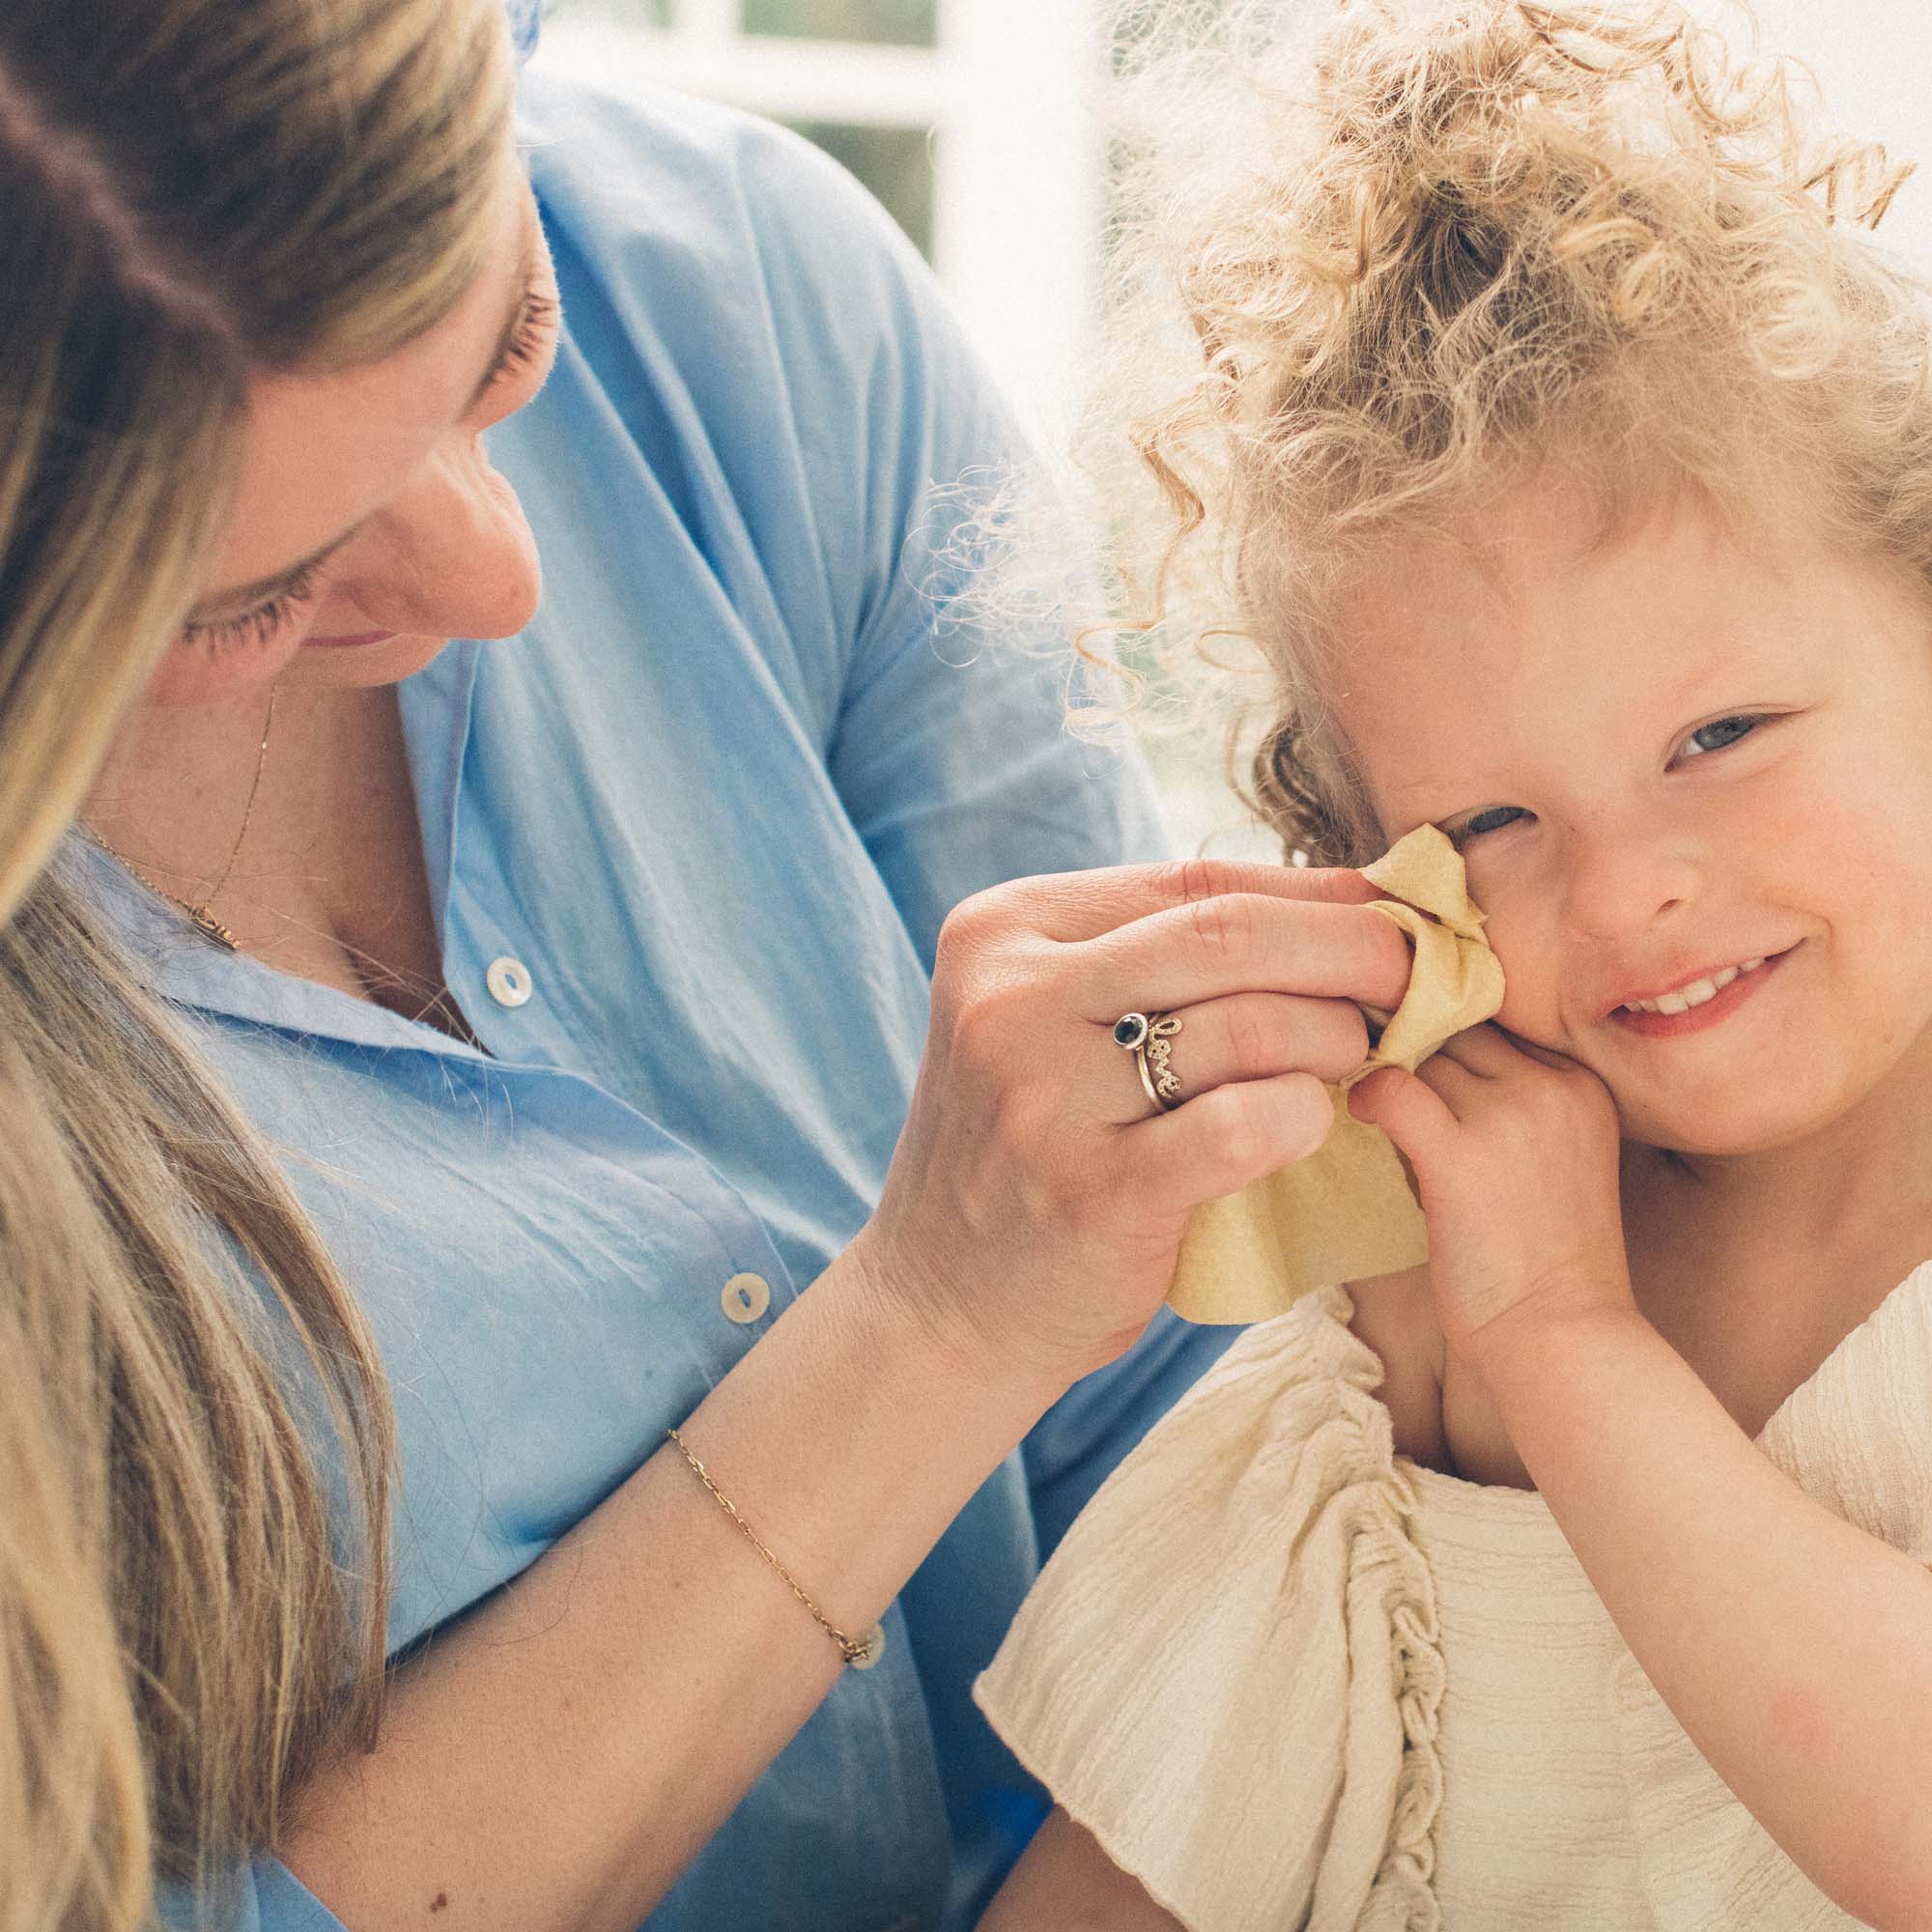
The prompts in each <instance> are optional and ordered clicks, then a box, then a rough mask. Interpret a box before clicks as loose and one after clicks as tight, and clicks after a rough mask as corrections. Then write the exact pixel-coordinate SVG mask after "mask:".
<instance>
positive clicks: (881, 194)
mask: <svg viewBox="0 0 1932 1932" xmlns="http://www.w3.org/2000/svg"><path fill="white" fill-rule="evenodd" d="M791 125H792V126H793V127H794V128H797V129H798V131H799V132H800V133H801V134H803V135H804V136H805V138H806V139H807V140H808V141H810V142H811V143H812V145H813V146H814V147H819V148H823V149H824V150H825V152H826V153H827V154H828V155H830V156H832V158H833V159H834V160H835V161H838V163H839V164H840V165H841V166H843V167H846V168H849V169H850V170H851V172H852V173H853V174H855V175H857V176H858V177H859V179H860V180H861V181H862V182H864V183H865V184H866V185H867V187H868V188H870V189H871V191H872V192H873V193H874V194H875V195H877V196H878V198H879V200H880V201H881V202H882V203H883V204H884V205H885V210H886V213H888V214H890V215H891V216H892V217H893V219H894V220H895V221H896V222H897V223H898V225H899V226H900V227H901V228H903V229H904V230H905V232H906V233H907V234H908V235H909V236H911V237H912V240H913V245H914V246H915V247H917V248H918V249H919V251H920V253H921V254H922V255H923V256H925V258H926V259H927V260H928V261H930V260H931V258H932V137H931V136H930V135H929V134H928V133H927V132H926V130H925V129H924V128H853V127H847V126H842V125H840V124H839V123H838V122H832V121H795V122H793V123H792V124H791Z"/></svg>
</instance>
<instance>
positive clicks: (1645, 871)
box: [1564, 828, 1702, 940]
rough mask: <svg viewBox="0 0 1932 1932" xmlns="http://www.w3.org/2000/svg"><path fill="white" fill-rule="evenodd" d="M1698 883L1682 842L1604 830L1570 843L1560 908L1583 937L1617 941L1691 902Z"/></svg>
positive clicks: (1659, 834) (1649, 833)
mask: <svg viewBox="0 0 1932 1932" xmlns="http://www.w3.org/2000/svg"><path fill="white" fill-rule="evenodd" d="M1701 883H1702V871H1701V867H1699V865H1698V862H1697V858H1696V855H1695V854H1694V852H1692V851H1691V850H1690V848H1689V846H1688V845H1687V844H1686V842H1685V841H1684V840H1683V839H1682V838H1678V837H1674V836H1672V835H1671V834H1670V833H1668V832H1665V831H1662V830H1661V829H1653V830H1645V831H1634V830H1629V829H1625V830H1622V831H1619V830H1616V829H1614V828H1606V829H1605V830H1604V831H1602V832H1598V833H1590V834H1585V835H1582V836H1580V837H1578V838H1576V839H1575V840H1574V841H1573V844H1572V849H1571V854H1570V867H1569V878H1568V880H1567V881H1566V890H1565V894H1564V909H1565V911H1566V913H1567V915H1568V918H1569V923H1570V925H1571V927H1572V929H1573V930H1575V931H1576V932H1577V933H1579V934H1581V935H1583V936H1584V937H1586V938H1590V939H1605V940H1609V939H1621V938H1625V937H1627V936H1629V935H1630V934H1632V933H1634V932H1641V931H1643V930H1644V928H1645V927H1646V926H1649V925H1651V924H1653V923H1656V922H1657V921H1659V920H1661V919H1663V918H1664V917H1666V916H1667V915H1668V914H1670V913H1671V912H1673V911H1675V910H1676V909H1677V908H1678V907H1680V906H1682V905H1685V904H1687V903H1689V902H1690V901H1691V900H1693V899H1694V898H1695V897H1696V896H1697V895H1698V892H1699V890H1700V887H1701Z"/></svg>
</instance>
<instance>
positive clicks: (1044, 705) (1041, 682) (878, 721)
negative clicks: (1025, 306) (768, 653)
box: [745, 135, 1168, 967]
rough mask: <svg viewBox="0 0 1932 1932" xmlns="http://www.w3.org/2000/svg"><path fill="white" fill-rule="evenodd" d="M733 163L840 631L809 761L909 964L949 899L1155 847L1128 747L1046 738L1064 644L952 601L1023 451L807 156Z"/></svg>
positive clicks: (1120, 742) (838, 191) (1054, 715)
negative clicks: (879, 893)
mask: <svg viewBox="0 0 1932 1932" xmlns="http://www.w3.org/2000/svg"><path fill="white" fill-rule="evenodd" d="M745 165H746V172H747V177H748V179H750V180H752V181H753V182H756V181H757V180H758V179H759V177H760V175H761V174H769V176H770V177H772V180H771V190H772V192H773V194H774V196H775V198H776V197H778V196H781V197H782V206H783V208H784V210H785V211H786V219H785V220H784V221H783V223H782V224H781V228H780V229H779V232H777V233H774V232H772V231H771V229H770V228H767V229H766V231H765V234H764V248H763V255H764V267H765V272H766V275H767V278H768V280H769V281H770V282H772V283H774V284H776V285H780V286H782V287H783V288H784V289H785V290H786V302H787V305H788V310H789V320H790V323H791V327H790V329H789V332H788V333H787V335H786V337H785V340H784V345H783V350H782V354H783V355H784V358H785V361H786V364H787V369H788V384H787V386H788V390H789V395H790V399H791V404H792V408H793V410H794V412H795V414H796V416H797V429H798V440H797V447H798V448H799V450H800V451H801V452H803V456H804V461H805V464H806V466H807V469H808V472H809V474H808V484H807V490H806V497H807V499H808V500H809V501H810V504H811V516H812V521H813V523H814V526H815V527H816V529H817V532H818V534H819V537H820V542H821V554H820V558H819V562H820V567H821V568H822V569H823V570H824V571H825V573H826V574H827V576H828V578H829V579H830V580H832V582H831V584H830V594H829V601H830V603H831V605H832V608H833V609H834V611H836V612H837V619H838V628H839V630H840V632H841V633H842V635H840V636H838V638H837V639H835V640H834V648H835V649H836V650H837V651H838V654H839V656H840V658H841V661H842V666H843V675H842V680H841V683H840V687H839V690H838V698H837V708H836V715H835V717H834V719H833V722H832V729H831V732H830V735H829V741H828V744H827V751H826V756H827V765H828V769H829V770H830V772H831V775H832V778H833V781H834V783H835V784H836V786H837V788H838V793H839V796H840V798H841V799H842V800H843V802H844V805H845V809H846V810H847V812H848V813H849V814H850V816H851V819H852V822H853V824H854V826H855V827H856V828H857V830H858V832H859V835H860V837H861V838H863V839H864V840H865V842H866V846H867V851H868V852H869V853H870V855H871V858H872V861H873V863H874V864H875V865H876V866H877V867H878V869H879V871H880V873H881V874H882V875H883V876H884V878H885V880H886V882H887V885H888V887H889V888H890V890H891V891H892V894H893V895H894V898H895V901H896V903H897V905H898V908H899V911H900V914H901V916H902V918H903V919H904V921H905V923H906V927H907V930H908V931H909V932H910V934H911V935H912V939H913V942H914V944H915V946H916V947H917V948H918V950H919V952H920V954H921V956H922V957H923V959H924V960H925V962H926V964H927V965H928V967H929V966H930V964H931V961H932V952H933V945H934V941H935V940H936V938H937V936H938V932H939V927H940V924H941V923H942V921H943V920H944V919H945V917H946V915H947V913H948V912H950V911H951V910H952V907H953V906H954V905H955V904H957V903H958V902H959V900H961V899H962V898H965V897H967V896H968V895H971V894H973V893H975V892H978V891H980V889H982V888H983V887H986V886H990V885H994V884H997V883H999V882H1001V881H1003V880H1006V879H1010V878H1015V877H1021V876H1025V875H1028V874H1033V873H1039V872H1058V871H1073V870H1079V869H1083V868H1086V867H1094V866H1106V865H1120V864H1124V863H1128V862H1132V861H1141V860H1151V859H1157V858H1160V857H1162V856H1164V855H1165V853H1166V851H1167V849H1168V848H1167V836H1166V832H1165V829H1164V827H1163V826H1162V823H1161V820H1160V815H1159V811H1158V809H1157V807H1156V805H1155V803H1154V798H1153V793H1152V789H1151V784H1150V782H1149V780H1148V777H1147V773H1146V769H1145V767H1144V765H1143V763H1142V761H1141V759H1140V757H1139V754H1138V753H1136V752H1135V751H1134V750H1133V748H1132V745H1131V742H1130V737H1129V734H1128V733H1127V732H1126V731H1125V730H1124V729H1123V728H1115V729H1114V730H1112V731H1110V732H1106V733H1102V734H1097V735H1096V734H1094V733H1092V732H1086V731H1083V732H1081V733H1079V734H1076V733H1074V732H1072V731H1070V730H1069V729H1068V728H1067V725H1066V724H1065V717H1066V711H1067V704H1068V697H1069V690H1070V688H1072V687H1073V686H1074V685H1075V684H1076V682H1077V683H1078V684H1080V685H1081V686H1082V687H1083V688H1084V687H1085V686H1086V680H1087V674H1086V673H1085V672H1084V670H1083V668H1082V667H1081V666H1080V663H1079V660H1078V659H1077V657H1076V656H1075V654H1074V653H1073V651H1072V650H1071V648H1070V647H1069V646H1068V645H1066V644H1065V642H1064V641H1061V640H1059V639H1056V638H1055V637H1053V636H1050V635H1046V634H1045V633H1044V632H1040V633H1037V634H1035V635H1033V636H1022V637H1000V638H994V637H990V636H988V635H986V633H985V631H984V630H983V629H982V628H980V625H979V624H978V622H977V621H976V620H975V619H974V618H973V617H972V616H971V615H969V614H968V612H967V608H966V607H965V606H962V604H961V602H960V599H959V593H960V592H961V591H962V590H963V589H964V588H965V587H966V586H967V584H968V583H969V582H971V580H972V578H973V575H974V572H975V570H976V568H977V566H978V565H979V564H980V562H981V561H982V560H983V552H982V550H981V548H980V545H979V543H978V542H977V541H976V539H975V537H974V532H975V531H976V530H977V529H978V528H979V527H980V519H981V517H982V514H983V512H984V511H985V509H986V506H987V504H988V503H989V501H990V500H991V497H992V494H993V493H994V492H995V491H996V490H997V489H998V488H999V487H1000V485H1001V484H1002V482H1003V481H1004V480H1007V479H1009V478H1010V477H1012V476H1014V475H1017V474H1018V473H1020V471H1021V470H1022V469H1024V468H1025V467H1026V465H1027V464H1028V463H1029V461H1030V454H1029V452H1028V451H1027V449H1026V448H1025V446H1024V443H1023V440H1022V439H1021V438H1020V436H1019V435H1018V433H1017V431H1016V429H1015V427H1014V424H1013V422H1012V420H1011V417H1010V414H1009V411H1008V409H1007V407H1006V405H1005V403H1004V401H1003V400H1002V399H1001V397H1000V396H999V395H998V394H997V392H996V390H995V388H994V385H993V383H992V380H991V378H990V377H989V376H988V375H987V373H986V372H985V370H984V369H983V368H982V367H981V365H980V362H979V360H978V359H977V357H976V356H975V355H974V353H973V352H972V350H971V349H970V348H969V346H968V345H967V343H966V341H965V339H964V336H963V334H962V331H961V329H960V327H959V325H958V323H957V321H956V320H955V318H954V317H953V314H952V310H951V308H950V306H949V304H948V302H947V300H946V298H945V297H944V296H943V295H942V293H941V292H940V290H939V288H938V286H937V284H936V283H935V282H934V280H933V277H932V276H931V274H930V272H929V271H928V270H927V269H926V267H925V265H924V263H923V261H921V260H920V258H919V256H918V254H917V253H916V252H915V251H914V250H913V248H912V247H911V245H910V244H909V243H908V242H907V241H906V240H905V238H904V237H903V236H902V235H901V234H900V233H899V231H898V230H897V229H896V228H895V226H894V225H893V224H892V222H891V221H890V220H889V219H888V218H887V216H886V215H885V213H884V212H883V211H882V210H881V209H880V208H879V207H878V206H877V204H876V203H874V202H873V201H872V200H871V198H870V197H869V196H868V195H867V194H866V193H865V191H864V190H863V189H862V188H860V187H859V186H858V185H857V184H856V183H854V182H853V181H852V180H851V179H850V178H849V177H847V176H846V175H844V173H843V172H842V170H839V169H838V168H837V167H836V166H835V165H834V164H833V163H832V162H831V161H829V160H828V159H826V158H825V157H824V156H821V155H819V154H818V153H817V152H816V151H815V150H809V149H806V148H805V146H804V144H803V143H798V142H794V141H792V140H790V139H789V137H783V136H778V135H775V136H773V137H772V139H771V140H770V141H769V142H768V143H767V144H766V145H765V146H764V147H763V148H762V149H760V148H758V147H756V146H755V144H754V146H753V151H752V157H751V158H748V160H747V162H746V164H745ZM828 278H830V282H831V283H833V284H836V286H832V285H829V283H828ZM834 542H836V543H837V544H838V546H839V548H838V550H837V551H833V550H832V549H831V548H830V547H829V546H830V545H831V544H832V543H834ZM841 578H844V579H846V580H847V581H846V582H839V581H838V580H839V579H841ZM798 601H800V602H802V601H804V600H803V599H800V600H798ZM1083 695H1085V692H1084V689H1083ZM1093 695H1096V696H1106V695H1107V690H1106V681H1105V680H1101V681H1100V688H1099V689H1098V690H1097V691H1096V692H1094V693H1093ZM1114 695H1115V696H1118V694H1117V693H1116V694H1114Z"/></svg>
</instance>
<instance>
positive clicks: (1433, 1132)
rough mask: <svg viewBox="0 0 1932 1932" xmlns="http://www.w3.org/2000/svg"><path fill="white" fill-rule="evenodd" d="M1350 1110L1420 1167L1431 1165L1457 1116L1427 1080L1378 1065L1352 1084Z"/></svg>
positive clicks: (1452, 1130)
mask: <svg viewBox="0 0 1932 1932" xmlns="http://www.w3.org/2000/svg"><path fill="white" fill-rule="evenodd" d="M1431 1064H1432V1065H1433V1064H1434V1063H1433V1062H1432V1063H1431ZM1462 1077H1463V1078H1464V1079H1468V1078H1470V1077H1472V1076H1469V1075H1466V1074H1465V1075H1463V1076H1462ZM1349 1111H1350V1113H1351V1114H1352V1115H1353V1116H1354V1117H1355V1119H1356V1120H1358V1121H1363V1122H1367V1123H1368V1124H1369V1125H1370V1126H1372V1127H1379V1128H1380V1129H1381V1130H1382V1132H1383V1133H1385V1134H1386V1135H1387V1136H1388V1137H1389V1139H1390V1140H1392V1141H1393V1142H1394V1143H1395V1144H1396V1148H1397V1150H1398V1151H1400V1152H1401V1153H1402V1154H1404V1155H1405V1156H1406V1158H1407V1159H1408V1160H1410V1161H1412V1162H1414V1163H1416V1164H1417V1165H1418V1166H1426V1165H1427V1164H1428V1162H1429V1160H1430V1157H1431V1156H1432V1155H1433V1154H1434V1153H1435V1150H1436V1149H1437V1148H1438V1147H1439V1146H1440V1145H1441V1143H1442V1142H1443V1140H1444V1139H1445V1138H1446V1137H1447V1136H1448V1135H1449V1134H1451V1133H1453V1132H1454V1131H1455V1127H1456V1116H1455V1114H1454V1112H1453V1111H1452V1109H1451V1107H1450V1105H1449V1102H1448V1101H1447V1100H1445V1099H1444V1098H1443V1097H1442V1095H1441V1094H1439V1093H1436V1092H1435V1091H1434V1090H1433V1089H1432V1088H1431V1087H1430V1086H1429V1084H1428V1083H1427V1082H1426V1081H1424V1080H1422V1079H1421V1078H1420V1077H1418V1076H1417V1075H1416V1074H1413V1073H1405V1072H1404V1071H1403V1069H1402V1068H1401V1067H1400V1066H1381V1067H1378V1068H1377V1069H1376V1071H1375V1072H1373V1073H1371V1074H1370V1075H1369V1077H1368V1078H1367V1079H1366V1080H1363V1081H1361V1082H1359V1083H1358V1084H1357V1085H1356V1086H1354V1087H1351V1088H1350V1090H1349Z"/></svg>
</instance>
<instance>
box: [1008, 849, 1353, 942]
mask: <svg viewBox="0 0 1932 1932" xmlns="http://www.w3.org/2000/svg"><path fill="white" fill-rule="evenodd" d="M1250 895H1253V896H1259V897H1262V898H1273V899H1280V900H1283V901H1285V902H1287V903H1290V904H1300V905H1310V904H1314V905H1322V904H1328V905H1366V904H1368V903H1369V902H1370V901H1371V900H1373V899H1378V898H1382V897H1384V896H1386V895H1384V894H1382V893H1381V892H1379V891H1378V890H1377V888H1376V887H1374V886H1372V885H1370V884H1369V882H1368V880H1366V879H1365V878H1363V877H1362V875H1361V873H1360V872H1357V871H1351V870H1350V869H1349V868H1348V867H1340V866H1336V867H1315V866H1308V867H1300V866H1264V865H1257V864H1255V863H1253V862H1252V861H1240V860H1230V859H1179V860H1175V861H1173V862H1171V863H1170V864H1167V865H1161V866H1106V867H1099V868H1098V869H1096V870H1094V871H1091V872H1055V873H1048V874H1045V875H1043V876H1041V877H1039V878H1034V879H1016V880H1014V881H1013V882H1012V883H1011V884H1010V885H1006V886H999V887H996V888H994V891H993V893H992V894H989V895H986V896H988V897H994V898H998V899H999V900H1001V901H1002V902H1004V903H1005V904H1006V905H1007V906H1008V907H1009V909H1010V910H1011V912H1013V913H1014V914H1016V915H1017V916H1018V919H1019V922H1020V923H1022V924H1024V925H1026V926H1027V927H1029V928H1030V929H1031V930H1032V931H1034V932H1037V934H1039V935H1040V937H1041V938H1044V939H1051V940H1056V941H1059V942H1062V943H1064V944H1068V945H1072V944H1078V943H1079V942H1080V941H1082V940H1088V939H1097V938H1098V937H1099V936H1100V934H1102V933H1103V932H1112V931H1113V930H1114V928H1115V927H1116V926H1121V925H1127V924H1130V923H1132V922H1133V921H1135V920H1141V919H1147V918H1149V917H1151V915H1153V914H1154V913H1159V912H1170V911H1176V910H1184V909H1185V908H1186V907H1188V906H1193V905H1201V904H1204V903H1206V902H1207V901H1208V900H1210V899H1218V898H1228V897H1242V896H1250Z"/></svg>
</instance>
